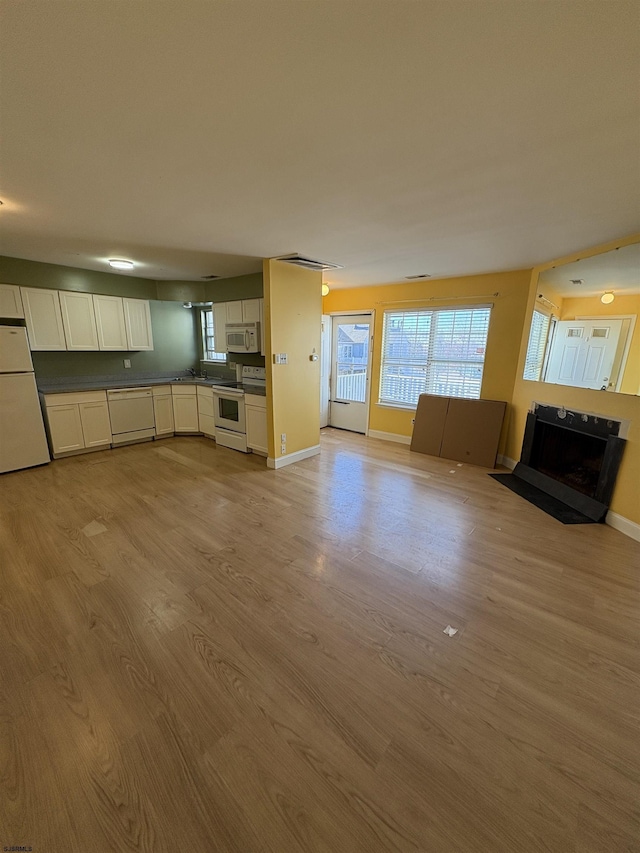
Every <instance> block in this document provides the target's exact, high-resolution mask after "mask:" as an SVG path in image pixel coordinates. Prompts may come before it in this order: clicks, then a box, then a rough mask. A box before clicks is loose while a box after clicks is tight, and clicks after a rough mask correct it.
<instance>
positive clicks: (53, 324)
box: [20, 287, 67, 352]
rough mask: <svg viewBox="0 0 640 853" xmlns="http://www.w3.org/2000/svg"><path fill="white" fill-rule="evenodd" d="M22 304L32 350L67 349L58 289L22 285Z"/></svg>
mask: <svg viewBox="0 0 640 853" xmlns="http://www.w3.org/2000/svg"><path fill="white" fill-rule="evenodd" d="M20 293H21V295H22V305H23V307H24V318H25V320H26V321H27V332H28V334H29V346H30V347H31V349H32V350H38V351H40V350H42V351H49V352H51V351H53V350H66V348H67V342H66V340H65V337H64V327H63V325H62V311H61V310H60V297H59V296H58V291H57V290H44V289H43V288H39V287H22V288H20Z"/></svg>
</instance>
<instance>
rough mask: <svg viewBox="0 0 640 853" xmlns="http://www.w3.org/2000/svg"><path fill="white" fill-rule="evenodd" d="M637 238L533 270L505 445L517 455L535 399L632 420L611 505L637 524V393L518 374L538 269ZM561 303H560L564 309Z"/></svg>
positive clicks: (639, 472)
mask: <svg viewBox="0 0 640 853" xmlns="http://www.w3.org/2000/svg"><path fill="white" fill-rule="evenodd" d="M639 240H640V235H638V234H636V235H633V236H631V237H628V238H626V239H624V240H617V241H616V242H612V243H607V244H605V245H603V246H599V247H597V248H595V249H591V250H589V251H588V252H584V251H583V252H580V253H576V254H575V255H570V256H568V257H566V258H562V259H559V260H555V261H550V262H549V263H546V264H542V265H540V266H539V267H536V268H535V269H534V270H533V272H532V275H531V285H530V288H529V303H528V308H527V322H526V323H525V325H524V328H523V330H522V345H521V347H520V359H519V361H518V371H517V377H516V382H515V387H514V390H513V406H512V418H511V422H510V425H509V431H508V436H507V445H506V455H507V456H509V457H511V458H512V459H516V460H517V459H519V458H520V450H521V448H522V438H523V435H524V427H525V422H526V417H527V411H528V410H529V407H530V405H531V403H532V401H534V400H535V401H538V402H541V403H550V404H551V405H558V406H565V407H566V408H568V409H578V410H580V411H584V412H593V413H595V414H602V415H606V416H609V417H613V418H616V419H621V418H624V419H626V420H629V421H631V425H630V428H629V433H628V435H627V445H626V447H625V451H624V456H623V459H622V464H621V466H620V472H619V474H618V480H617V482H616V488H615V492H614V495H613V500H612V502H611V509H612V510H613V512H616V513H619V514H620V515H622V516H624V517H625V518H627V519H629V520H630V521H633V522H635V523H636V524H640V397H635V396H632V395H628V394H612V393H608V392H606V391H591V390H589V389H586V388H568V387H566V386H564V385H549V384H547V383H545V382H530V381H528V380H526V379H521V378H520V377H521V376H522V371H523V369H524V359H525V355H526V351H527V341H528V338H529V323H530V318H531V314H532V311H533V304H534V301H535V298H536V293H537V284H538V275H539V273H540V272H541V271H542V270H544V269H548V268H549V267H551V266H554V265H557V264H561V263H572V262H573V261H576V260H578V259H579V258H585V257H590V256H592V255H596V254H600V253H601V252H609V251H611V250H612V249H615V248H617V247H618V246H625V245H629V244H630V243H637V242H638V241H639ZM564 307H565V306H564V304H563V309H564ZM619 313H622V312H619Z"/></svg>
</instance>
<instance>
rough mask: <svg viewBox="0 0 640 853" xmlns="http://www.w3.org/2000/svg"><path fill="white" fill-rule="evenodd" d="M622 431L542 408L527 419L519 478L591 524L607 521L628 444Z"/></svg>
mask: <svg viewBox="0 0 640 853" xmlns="http://www.w3.org/2000/svg"><path fill="white" fill-rule="evenodd" d="M621 426H622V424H621V422H620V421H616V420H610V419H607V418H603V417H600V416H597V415H588V414H586V413H583V412H572V411H569V410H567V409H565V408H562V407H560V408H558V407H556V406H548V405H544V404H542V403H536V404H535V406H534V411H533V412H529V414H528V415H527V425H526V428H525V433H524V440H523V443H522V454H521V456H520V462H518V464H517V465H516V467H515V469H514V472H513V474H514V475H515V476H516V477H519V478H520V479H521V480H524V481H525V482H527V483H529V484H530V485H532V486H535V487H536V488H537V489H540V490H541V491H542V492H544V493H545V494H547V495H550V496H551V497H552V498H555V499H557V500H559V501H561V502H562V503H564V504H566V505H567V506H568V507H571V508H572V509H573V510H576V511H577V512H578V513H582V514H583V515H585V516H586V517H587V518H588V519H590V520H591V521H596V522H598V521H600V522H602V521H604V520H605V518H606V515H607V510H608V509H609V504H610V503H611V495H612V494H613V487H614V485H615V481H616V476H617V474H618V468H619V467H620V460H621V459H622V453H623V450H624V445H625V439H623V438H620V435H619V433H620V429H621ZM585 520H586V519H585Z"/></svg>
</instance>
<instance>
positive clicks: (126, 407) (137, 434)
mask: <svg viewBox="0 0 640 853" xmlns="http://www.w3.org/2000/svg"><path fill="white" fill-rule="evenodd" d="M107 403H108V404H109V418H110V420H111V434H112V436H113V444H114V445H115V444H133V443H134V442H136V441H150V440H151V439H153V437H154V436H155V432H156V424H155V418H154V414H153V391H152V389H151V388H114V389H113V390H111V391H107Z"/></svg>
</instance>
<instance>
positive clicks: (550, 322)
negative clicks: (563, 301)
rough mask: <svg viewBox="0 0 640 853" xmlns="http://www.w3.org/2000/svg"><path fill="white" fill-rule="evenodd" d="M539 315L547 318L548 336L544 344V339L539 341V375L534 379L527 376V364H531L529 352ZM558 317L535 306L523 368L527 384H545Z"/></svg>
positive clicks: (545, 336)
mask: <svg viewBox="0 0 640 853" xmlns="http://www.w3.org/2000/svg"><path fill="white" fill-rule="evenodd" d="M536 314H539V315H540V316H541V317H546V318H547V327H546V334H545V335H544V343H542V339H539V341H538V348H537V352H538V359H537V361H536V366H537V372H538V375H537V376H536V377H535V378H533V377H532V376H527V363H528V362H529V352H530V349H531V336H532V334H533V331H534V320H535V315H536ZM556 319H557V318H556V317H555V315H554V314H553V312H552V311H547V310H546V309H545V308H543V307H541V306H540V305H539V304H536V305H534V307H533V312H532V314H531V322H530V324H529V338H528V340H527V350H526V353H525V357H524V366H523V368H522V378H523V379H524V380H526V381H527V382H544V375H545V372H546V369H547V362H548V360H549V350H550V349H551V341H552V339H553V333H554V331H555V323H556ZM541 343H542V352H540V344H541Z"/></svg>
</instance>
